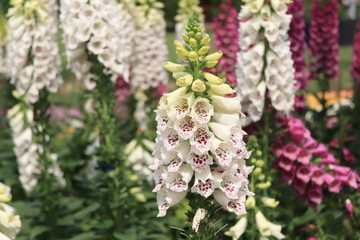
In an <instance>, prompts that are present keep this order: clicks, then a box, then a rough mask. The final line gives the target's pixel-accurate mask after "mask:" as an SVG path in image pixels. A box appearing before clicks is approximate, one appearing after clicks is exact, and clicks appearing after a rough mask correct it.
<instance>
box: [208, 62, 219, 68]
mask: <svg viewBox="0 0 360 240" xmlns="http://www.w3.org/2000/svg"><path fill="white" fill-rule="evenodd" d="M217 63H218V61H209V62H207V63H206V65H205V66H206V67H207V68H212V67H215V65H216V64H217Z"/></svg>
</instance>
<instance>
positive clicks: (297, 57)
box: [288, 0, 309, 110]
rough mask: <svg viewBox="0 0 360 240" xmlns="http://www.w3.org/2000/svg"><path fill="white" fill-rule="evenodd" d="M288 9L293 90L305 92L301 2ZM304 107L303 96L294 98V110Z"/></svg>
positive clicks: (302, 10) (292, 4)
mask: <svg viewBox="0 0 360 240" xmlns="http://www.w3.org/2000/svg"><path fill="white" fill-rule="evenodd" d="M288 7H289V8H288V14H291V15H292V18H291V23H290V30H289V40H290V43H291V45H290V48H291V52H292V59H293V61H294V69H295V80H296V87H295V90H306V87H307V85H308V80H309V79H308V78H309V76H308V75H309V74H308V72H307V71H306V70H305V68H306V62H305V56H304V53H305V50H306V48H307V46H306V42H305V37H306V36H305V19H304V14H305V9H304V6H303V2H302V1H301V0H294V1H293V2H292V3H290V4H289V6H288ZM304 107H305V98H304V95H303V94H299V95H297V96H296V98H295V108H296V109H297V110H301V109H303V108H304Z"/></svg>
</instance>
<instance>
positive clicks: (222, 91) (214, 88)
mask: <svg viewBox="0 0 360 240" xmlns="http://www.w3.org/2000/svg"><path fill="white" fill-rule="evenodd" d="M234 92H235V91H234V89H232V88H231V87H230V85H228V84H220V85H216V84H210V93H211V94H214V95H219V96H224V95H227V94H233V93H234Z"/></svg>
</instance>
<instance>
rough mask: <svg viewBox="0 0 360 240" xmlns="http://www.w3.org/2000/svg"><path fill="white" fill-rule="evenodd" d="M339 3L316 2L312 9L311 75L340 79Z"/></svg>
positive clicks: (332, 1)
mask: <svg viewBox="0 0 360 240" xmlns="http://www.w3.org/2000/svg"><path fill="white" fill-rule="evenodd" d="M338 6H339V4H338V1H337V0H328V1H326V2H324V1H321V0H314V1H313V2H312V9H311V22H310V41H309V43H310V50H311V56H312V58H313V61H312V64H311V73H312V77H314V76H315V75H316V74H318V73H325V74H326V75H327V76H329V77H330V78H332V79H338V77H339V42H338V41H339V13H338Z"/></svg>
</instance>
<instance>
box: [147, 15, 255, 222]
mask: <svg viewBox="0 0 360 240" xmlns="http://www.w3.org/2000/svg"><path fill="white" fill-rule="evenodd" d="M186 31H187V32H188V33H187V34H186V36H184V41H185V42H186V43H190V44H191V45H190V46H186V47H185V46H184V45H182V44H181V43H179V42H178V41H175V43H174V44H175V45H176V46H177V47H178V48H179V47H180V48H183V49H184V50H185V51H190V52H192V53H193V55H194V56H197V57H196V58H197V60H196V61H192V60H191V59H192V57H190V56H189V57H188V58H183V59H184V60H186V61H188V62H189V67H185V66H183V65H180V64H175V63H166V64H165V65H164V66H165V68H166V69H167V70H168V71H170V72H173V73H174V76H175V77H176V78H177V80H178V81H177V83H178V86H179V85H180V86H182V83H183V81H182V80H181V81H180V80H179V79H180V78H183V77H184V76H187V75H189V74H190V75H191V76H192V77H189V78H188V77H187V78H188V80H186V81H185V82H186V86H184V87H180V88H178V89H177V90H175V91H173V92H171V93H167V94H164V96H163V97H162V98H161V99H160V103H159V106H158V109H157V110H156V114H157V117H156V120H157V123H158V127H157V138H156V148H155V151H154V163H153V164H152V165H151V166H150V168H151V169H153V170H154V171H155V176H154V179H155V185H156V186H155V188H154V190H153V191H154V192H157V202H158V208H159V214H158V217H163V216H165V215H166V211H167V210H168V209H169V207H171V206H173V205H175V204H177V203H178V202H180V201H181V200H182V199H184V198H185V196H186V194H187V193H188V192H190V191H191V192H192V193H196V194H199V195H200V196H202V197H204V198H209V197H210V196H213V197H214V199H215V200H216V201H217V202H218V203H220V204H221V205H222V206H224V207H226V208H227V209H228V210H229V211H233V212H235V213H236V214H237V215H242V214H245V213H246V210H245V201H246V196H249V195H253V193H252V192H250V191H249V190H248V183H249V181H248V178H247V177H248V175H249V173H250V172H251V171H252V167H247V166H246V159H247V158H248V157H249V156H250V153H249V152H247V150H246V146H245V143H244V141H243V136H244V135H245V134H246V133H245V132H244V131H243V130H242V129H241V125H240V116H241V115H242V113H241V105H240V100H239V99H238V98H237V97H231V96H225V95H227V94H231V93H233V92H234V91H233V90H232V89H231V87H230V86H229V85H227V83H226V79H221V78H219V77H217V76H215V75H213V74H209V73H206V72H203V71H202V70H201V69H203V68H206V65H207V64H208V61H218V60H219V59H220V58H221V55H222V54H221V52H218V53H215V54H211V55H206V54H201V51H200V49H201V48H203V47H204V46H208V45H209V41H210V39H209V36H208V35H207V34H205V33H204V30H203V28H201V27H200V25H199V23H198V22H197V21H196V20H194V19H193V18H192V19H190V21H189V25H188V27H187V28H186ZM204 39H205V40H204ZM194 41H196V42H195V44H194V43H193V42H194ZM179 54H181V53H179ZM207 57H209V58H210V60H207V59H206V58H207ZM221 86H224V87H225V86H226V87H225V88H224V89H225V90H223V91H215V90H214V89H217V88H218V87H221ZM228 89H230V90H231V91H229V90H228ZM193 179H194V181H193V182H194V184H193V185H192V186H189V184H190V182H192V180H193Z"/></svg>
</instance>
